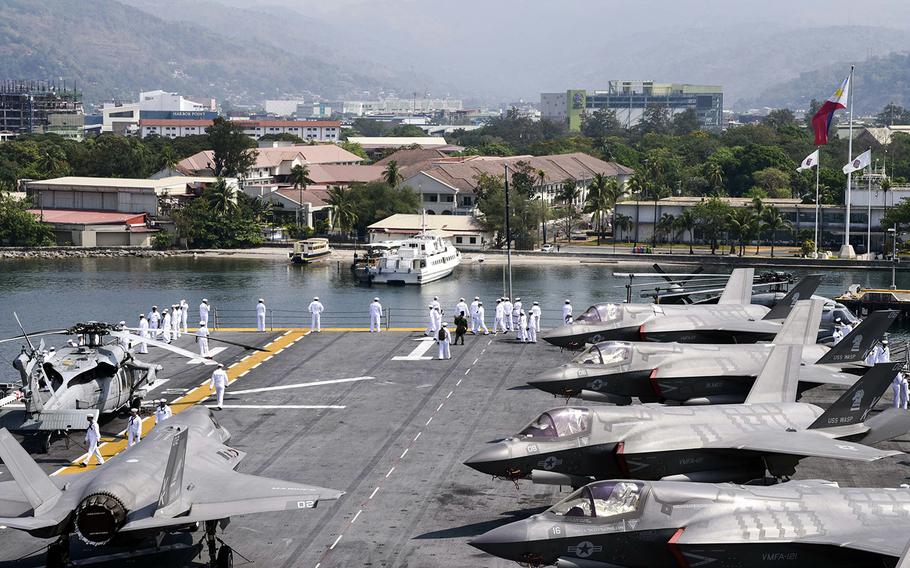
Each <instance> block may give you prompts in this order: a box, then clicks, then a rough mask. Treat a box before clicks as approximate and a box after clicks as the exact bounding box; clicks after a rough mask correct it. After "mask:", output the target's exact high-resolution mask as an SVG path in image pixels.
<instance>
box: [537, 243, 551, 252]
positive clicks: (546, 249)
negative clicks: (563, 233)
mask: <svg viewBox="0 0 910 568" xmlns="http://www.w3.org/2000/svg"><path fill="white" fill-rule="evenodd" d="M540 251H541V252H553V245H551V244H550V243H547V244H545V245H543V246H542V247H540Z"/></svg>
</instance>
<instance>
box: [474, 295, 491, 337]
mask: <svg viewBox="0 0 910 568" xmlns="http://www.w3.org/2000/svg"><path fill="white" fill-rule="evenodd" d="M485 314H486V310H484V307H483V302H477V331H480V330H481V329H482V330H483V334H484V335H490V330H489V329H488V328H487V324H486V322H484V321H483V320H484V315H485Z"/></svg>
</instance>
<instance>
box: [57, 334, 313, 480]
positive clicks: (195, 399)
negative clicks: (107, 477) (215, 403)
mask: <svg viewBox="0 0 910 568" xmlns="http://www.w3.org/2000/svg"><path fill="white" fill-rule="evenodd" d="M304 334H306V330H295V331H289V332H288V333H285V334H284V335H282V336H281V337H278V338H277V339H275V340H274V341H272V342H271V343H269V344H268V345H266V346H265V347H264V349H267V350H268V352H265V351H255V352H254V353H253V354H252V355H250V356H249V357H247V358H246V359H244V360H242V361H239V362H238V363H237V364H236V365H234V366H233V367H231V368H230V369H226V370H227V374H228V384H232V383H234V382H235V381H237V380H238V379H239V378H240V377H241V375H245V374H246V373H247V372H249V370H250V369H252V368H253V367H255V366H257V365H259V364H260V363H262V362H263V361H265V360H266V359H269V358H271V357H273V356H274V354H275V352H276V351H278V350H279V349H284V348H286V347H289V346H290V345H292V344H293V343H294V342H295V341H297V340H298V339H299V338H301V337H303V335H304ZM208 383H209V381H208V380H206V381H205V382H203V383H202V384H201V385H199V386H197V387H196V388H194V389H192V390H191V391H189V392H187V393H186V394H185V395H183V396H182V397H180V398H178V399H177V400H175V401H174V402H172V403H171V410H173V412H174V414H178V413H180V412H183V411H184V410H186V409H188V408H190V407H192V406H194V405H196V404H199V403H200V402H202V401H203V400H205V399H206V398H208V397H209V396H211V395H212V391H211V390H209V385H208ZM154 427H155V418H154V417H146V418H144V419H143V420H142V436H143V437H145V436H147V435H148V433H149V432H151V430H152V428H154ZM124 434H125V431H124V432H121V435H120V436H119V437H117V438H107V439H105V441H104V443H103V444H102V445H101V446H100V450H101V455H102V456H104V459H105V461H107V460H109V459H111V458H112V457H114V456H116V455H117V454H119V453H120V452H122V451H123V450H125V449H126V445H127V440H126V438H124V437H123V436H124ZM82 455H83V456H84V455H85V454H82ZM78 461H79V460H78V458H77V459H76V460H73V461H72V462H71V463H72V464H73V465H70V466H67V467H64V468H61V469H59V470H57V471H56V472H54V473H53V474H52V475H66V474H69V473H77V472H80V471H87V470H88V469H89V468H92V467H96V466H95V465H90V466H89V468H83V467H81V466H79V465H78Z"/></svg>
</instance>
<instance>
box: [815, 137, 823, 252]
mask: <svg viewBox="0 0 910 568" xmlns="http://www.w3.org/2000/svg"><path fill="white" fill-rule="evenodd" d="M815 151H816V152H818V159H817V160H815V258H818V210H819V208H820V207H821V205H820V204H819V195H818V178H819V171H820V170H821V169H822V166H821V161H822V159H821V156H822V153H821V147H819V146H816V147H815Z"/></svg>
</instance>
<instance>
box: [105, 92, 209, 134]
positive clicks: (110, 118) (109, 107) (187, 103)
mask: <svg viewBox="0 0 910 568" xmlns="http://www.w3.org/2000/svg"><path fill="white" fill-rule="evenodd" d="M215 108H216V106H215V99H206V100H205V101H203V102H200V101H196V100H193V99H189V98H187V97H184V96H182V95H180V94H177V93H169V92H167V91H161V90H157V91H143V92H141V93H139V101H138V102H134V103H123V102H110V103H105V104H104V106H103V107H102V108H101V115H102V120H101V132H113V133H115V134H121V135H134V134H138V133H139V132H140V124H139V122H140V121H141V120H146V119H147V120H162V119H165V120H172V119H173V120H187V119H194V120H200V119H209V120H210V119H212V118H214V117H215V116H217V113H216V111H215Z"/></svg>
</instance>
